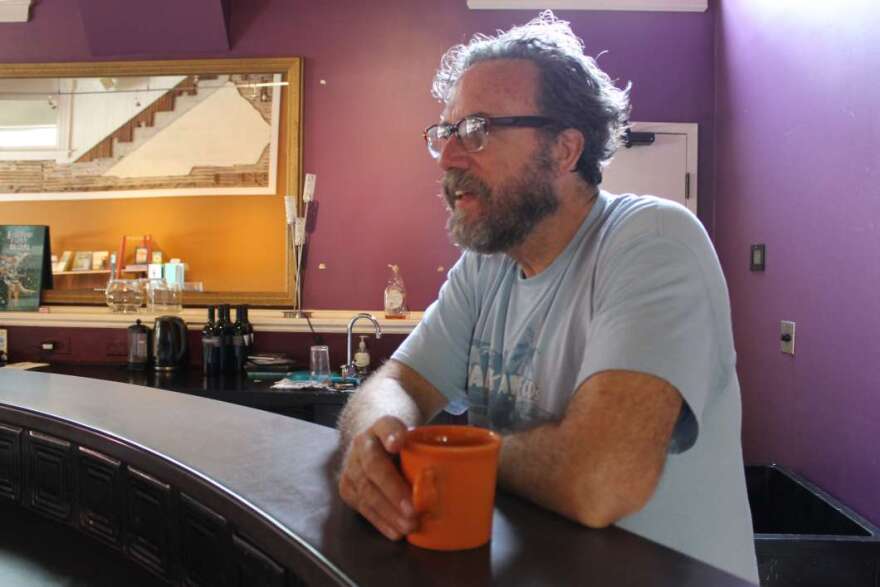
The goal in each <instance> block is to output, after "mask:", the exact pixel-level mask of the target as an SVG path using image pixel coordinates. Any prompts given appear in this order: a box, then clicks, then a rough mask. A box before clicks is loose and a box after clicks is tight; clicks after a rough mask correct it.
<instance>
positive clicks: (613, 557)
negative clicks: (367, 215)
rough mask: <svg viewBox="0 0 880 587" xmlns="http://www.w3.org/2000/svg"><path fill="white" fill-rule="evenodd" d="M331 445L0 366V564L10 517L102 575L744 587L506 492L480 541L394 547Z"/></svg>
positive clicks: (300, 428) (147, 391)
mask: <svg viewBox="0 0 880 587" xmlns="http://www.w3.org/2000/svg"><path fill="white" fill-rule="evenodd" d="M337 442H338V433H337V432H336V431H335V430H333V429H331V428H328V427H325V426H318V425H315V424H311V423H308V422H303V421H300V420H296V419H292V418H288V417H285V416H280V415H277V414H271V413H268V412H265V411H259V410H255V409H251V408H247V407H243V406H238V405H233V404H230V403H224V402H220V401H215V400H212V399H207V398H203V397H198V396H193V395H185V394H180V393H174V392H170V391H165V390H161V389H155V388H148V387H141V386H137V385H129V384H125V383H117V382H108V381H101V380H96V379H89V378H85V377H77V376H70V375H58V374H51V373H34V372H23V371H17V370H11V369H0V536H2V540H0V561H2V560H4V558H3V557H4V556H5V557H7V560H8V558H9V557H10V556H17V557H18V558H19V559H32V561H30V563H29V564H21V565H19V568H22V569H31V570H32V571H33V572H34V573H37V572H38V571H39V565H40V562H41V561H42V560H43V557H42V556H41V553H40V552H39V544H40V542H39V541H35V540H33V539H31V542H30V544H31V546H30V547H28V548H24V547H22V548H21V549H18V550H15V552H13V553H12V554H10V552H8V551H5V550H4V549H7V548H8V546H7V545H9V544H16V538H15V537H16V536H17V535H20V536H21V537H22V539H21V541H22V542H23V541H24V537H25V536H26V535H27V534H28V533H27V532H24V529H23V528H19V529H16V528H15V525H16V524H20V525H28V528H27V529H28V530H29V531H30V533H31V534H32V533H33V532H35V531H37V530H34V528H39V531H40V532H44V533H48V534H53V536H46V541H45V544H47V545H56V546H53V548H58V547H57V543H58V540H68V541H76V540H77V539H79V541H80V542H83V543H87V544H88V545H89V547H90V548H91V547H92V546H97V547H98V551H99V552H101V553H103V554H104V556H100V557H98V561H99V564H102V562H101V561H104V563H105V564H106V565H107V566H108V572H109V571H110V569H109V567H111V566H112V567H113V568H115V569H117V570H118V567H119V566H120V565H122V566H123V567H124V566H125V565H128V566H129V567H131V575H132V579H134V578H135V576H136V575H137V576H139V575H138V573H140V574H143V575H144V576H146V577H148V578H150V580H152V581H154V582H155V583H157V584H163V583H170V584H185V585H210V586H218V585H220V586H223V585H230V586H239V585H241V586H245V585H246V586H248V587H251V586H253V585H276V586H279V587H280V586H293V585H367V586H372V585H420V586H431V585H437V586H440V585H444V586H445V585H455V586H466V585H601V586H604V585H615V586H626V585H655V586H666V585H669V586H676V587H681V586H686V585H711V586H715V587H727V586H730V587H733V586H739V585H747V584H748V583H745V582H743V581H740V580H738V579H736V578H734V577H732V576H730V575H727V574H725V573H723V572H722V571H719V570H717V569H715V568H713V567H710V566H708V565H705V564H703V563H701V562H698V561H695V560H693V559H690V558H688V557H686V556H684V555H681V554H679V553H676V552H674V551H672V550H669V549H666V548H664V547H661V546H659V545H656V544H654V543H652V542H650V541H648V540H644V539H642V538H639V537H637V536H635V535H633V534H630V533H627V532H625V531H623V530H620V529H618V528H608V529H605V530H591V529H588V528H584V527H581V526H579V525H577V524H574V523H572V522H569V521H568V520H566V519H564V518H562V517H560V516H557V515H555V514H552V513H550V512H547V511H545V510H542V509H540V508H538V507H535V506H533V505H531V504H530V503H528V502H526V501H523V500H521V499H519V498H517V497H514V496H511V495H507V494H504V493H501V494H499V495H498V498H497V500H496V508H495V517H494V527H493V536H492V542H491V543H490V544H489V545H488V546H485V547H483V548H479V549H476V550H472V551H463V552H452V553H443V552H432V551H426V550H422V549H419V548H416V547H413V546H409V545H408V544H407V543H406V542H397V543H394V542H390V541H388V540H386V539H385V538H383V537H382V536H381V535H380V534H379V533H378V532H376V531H374V530H373V529H372V528H371V527H370V526H369V525H368V524H367V522H365V521H364V520H363V519H361V518H360V517H359V516H358V515H357V514H355V513H354V512H352V511H351V510H349V509H348V508H346V507H345V506H344V504H342V502H341V501H340V499H339V497H338V495H337V492H336V483H335V474H336V470H337V467H338V454H337V450H336V447H337ZM35 514H38V515H39V518H34V515H35ZM31 518H33V519H37V520H39V522H40V524H35V525H31V524H28V522H27V520H28V519H31ZM56 533H57V534H58V536H55V535H54V534H56ZM62 535H63V536H72V537H73V538H64V539H62V538H59V536H62ZM47 548H48V546H47ZM27 562H28V561H27V560H25V563H27ZM55 564H56V567H57V565H58V564H59V563H57V562H56V563H55ZM61 566H62V568H61V570H60V571H59V569H58V568H56V569H55V571H54V572H55V573H56V574H57V573H59V572H60V573H61V574H63V573H64V568H63V564H62V565H61ZM138 567H139V568H138ZM143 570H146V571H149V573H150V574H149V575H147V574H145V573H143ZM71 572H73V571H71ZM2 576H3V569H2V568H0V577H2ZM71 579H72V580H73V579H76V578H75V577H72V578H71ZM20 580H21V582H20V584H27V583H26V581H25V580H24V578H22V577H20ZM79 580H80V581H81V579H79ZM33 584H36V583H33ZM69 584H74V583H69ZM76 584H93V583H82V582H80V583H76ZM95 584H96V583H95ZM131 584H135V581H134V580H133V581H132V582H131ZM136 584H143V583H136Z"/></svg>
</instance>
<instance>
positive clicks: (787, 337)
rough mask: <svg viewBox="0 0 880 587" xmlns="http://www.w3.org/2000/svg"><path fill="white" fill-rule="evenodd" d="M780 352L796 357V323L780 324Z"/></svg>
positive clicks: (785, 321) (785, 322)
mask: <svg viewBox="0 0 880 587" xmlns="http://www.w3.org/2000/svg"><path fill="white" fill-rule="evenodd" d="M779 350H780V351H782V352H783V353H785V354H787V355H794V322H790V321H788V320H782V321H781V322H780V323H779Z"/></svg>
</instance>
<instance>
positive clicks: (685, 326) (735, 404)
mask: <svg viewBox="0 0 880 587" xmlns="http://www.w3.org/2000/svg"><path fill="white" fill-rule="evenodd" d="M393 358H394V359H396V360H398V361H400V362H402V363H404V364H406V365H408V366H409V367H411V368H413V369H414V370H416V371H417V372H418V373H420V374H421V375H422V376H423V377H425V378H426V379H427V380H428V381H430V382H431V383H432V384H433V385H434V386H435V387H436V388H437V389H438V390H439V391H440V392H441V393H443V394H444V395H445V396H446V397H447V398H448V400H449V404H448V405H447V408H446V409H447V410H448V411H450V412H452V413H458V414H460V413H462V412H463V411H465V410H468V419H469V421H470V422H471V423H472V424H475V425H479V426H485V427H490V428H493V429H495V430H499V431H501V432H511V431H517V430H522V429H525V428H529V427H533V426H536V425H539V424H541V423H543V422H547V421H557V420H560V419H561V418H562V417H563V416H564V415H565V411H566V407H567V405H568V402H569V400H570V398H571V397H572V395H573V393H574V392H575V391H576V390H577V389H578V387H579V386H580V385H581V384H582V383H583V382H585V381H586V380H587V379H589V378H590V376H592V375H593V374H595V373H598V372H600V371H606V370H610V369H622V370H629V371H639V372H643V373H648V374H651V375H655V376H657V377H659V378H661V379H664V380H666V381H667V382H669V383H670V384H672V385H673V386H674V387H675V388H676V389H677V390H678V391H679V392H680V393H681V395H682V397H683V399H684V402H685V404H684V408H683V410H682V412H681V415H680V416H679V419H678V422H677V423H676V426H675V430H674V432H673V437H672V440H671V442H670V446H669V450H668V456H667V459H666V465H665V467H664V471H663V474H662V476H661V478H660V481H659V483H658V487H657V490H656V491H655V493H654V496H653V497H652V498H651V500H650V501H649V502H648V504H647V505H646V506H645V507H644V508H643V509H642V510H641V511H639V512H637V513H635V514H633V515H630V516H627V517H626V518H623V519H621V520H619V521H618V522H617V525H618V526H620V527H622V528H625V529H627V530H630V531H632V532H634V533H636V534H639V535H642V536H645V537H647V538H649V539H651V540H654V541H656V542H659V543H661V544H664V545H666V546H669V547H670V548H673V549H676V550H679V551H681V552H684V553H686V554H688V555H690V556H693V557H694V558H697V559H700V560H703V561H705V562H708V563H709V564H712V565H714V566H716V567H719V568H721V569H724V570H726V571H728V572H730V573H733V574H735V575H737V576H740V577H742V578H744V579H747V580H750V581H754V582H757V581H758V573H757V564H756V561H755V549H754V543H753V539H754V538H753V533H752V523H751V514H750V510H749V505H748V499H747V495H746V486H745V475H744V469H743V461H742V445H741V437H740V426H741V423H740V420H741V405H740V392H739V383H738V381H737V378H736V370H735V363H736V353H735V352H734V348H733V333H732V328H731V322H730V304H729V298H728V292H727V286H726V283H725V280H724V276H723V274H722V272H721V267H720V265H719V263H718V258H717V256H716V254H715V250H714V248H713V247H712V244H711V241H710V240H709V236H708V235H707V234H706V231H705V230H704V228H703V226H702V225H701V224H700V222H699V221H698V220H697V218H696V217H695V216H694V215H693V214H692V213H691V212H689V211H688V210H687V209H686V208H684V207H683V206H680V205H679V204H676V203H674V202H671V201H668V200H661V199H659V198H654V197H650V196H642V197H637V196H632V195H624V196H613V195H611V194H608V193H606V192H600V194H599V197H598V198H597V200H596V202H595V203H594V205H593V207H592V209H591V210H590V213H589V215H588V216H587V218H586V219H585V220H584V222H583V224H582V225H581V227H580V228H579V230H578V231H577V233H576V234H575V235H574V237H573V238H572V240H571V242H570V243H569V244H568V246H567V247H566V248H565V250H564V251H563V252H562V253H561V254H560V255H559V256H558V257H557V258H556V259H555V260H554V261H553V263H552V264H551V265H550V266H549V267H548V268H547V269H545V270H544V271H542V272H541V273H539V274H538V275H535V276H533V277H531V278H528V279H527V278H525V277H523V275H522V272H521V270H520V268H519V266H518V265H517V263H516V262H515V261H513V260H512V259H511V258H510V257H507V256H506V255H503V254H497V255H481V254H476V253H471V252H466V253H464V254H463V255H462V257H461V258H460V259H459V261H458V262H457V263H456V264H455V266H454V267H453V268H452V269H451V270H450V272H449V277H448V280H447V282H446V283H445V284H444V285H443V287H442V288H441V290H440V295H439V297H438V299H437V301H436V302H434V303H433V304H432V305H431V306H430V307H429V308H428V310H427V311H426V312H425V316H424V318H423V319H422V321H421V323H420V324H419V325H418V327H417V328H416V329H415V330H414V331H413V333H412V334H411V335H410V336H409V337H408V338H407V339H406V340H405V341H404V342H403V344H402V345H401V346H400V348H398V350H397V352H395V353H394V355H393Z"/></svg>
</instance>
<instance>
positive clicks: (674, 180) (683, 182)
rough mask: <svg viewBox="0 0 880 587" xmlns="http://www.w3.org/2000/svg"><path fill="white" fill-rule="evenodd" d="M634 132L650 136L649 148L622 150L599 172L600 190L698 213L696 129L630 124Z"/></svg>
mask: <svg viewBox="0 0 880 587" xmlns="http://www.w3.org/2000/svg"><path fill="white" fill-rule="evenodd" d="M632 130H633V132H652V133H654V142H653V143H651V144H650V145H633V146H632V147H630V148H626V147H621V148H620V149H619V150H618V151H617V154H615V155H614V159H612V161H611V164H610V165H608V167H606V168H605V170H604V171H603V172H602V189H604V190H607V191H609V192H611V193H615V194H624V193H632V194H638V195H652V196H658V197H661V198H667V199H669V200H673V201H675V202H678V203H679V204H681V205H682V206H685V207H686V208H687V209H688V210H690V211H691V212H693V213H694V214H696V213H697V125H696V124H681V123H651V122H634V123H632Z"/></svg>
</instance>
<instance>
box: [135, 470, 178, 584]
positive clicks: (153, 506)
mask: <svg viewBox="0 0 880 587" xmlns="http://www.w3.org/2000/svg"><path fill="white" fill-rule="evenodd" d="M125 479H126V504H127V507H126V519H125V551H126V552H127V553H128V555H129V556H130V557H131V558H133V559H135V560H136V561H138V562H139V563H141V564H142V565H144V566H145V567H147V568H148V569H150V570H152V571H154V572H155V573H157V574H159V575H161V576H163V577H169V576H170V575H171V570H172V560H171V553H172V552H173V531H174V530H173V522H174V519H175V518H174V515H173V514H174V511H173V508H172V500H171V498H172V495H171V486H170V485H168V484H167V483H163V482H162V481H159V480H158V479H156V478H154V477H151V476H150V475H147V474H146V473H142V472H141V471H138V470H137V469H134V468H132V467H128V469H127V475H126V476H125Z"/></svg>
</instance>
